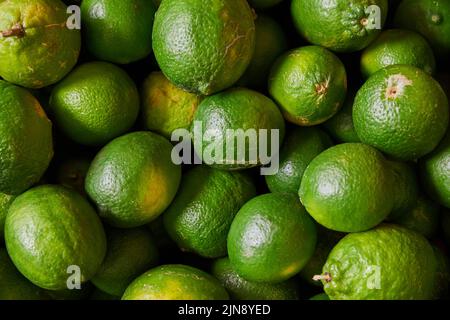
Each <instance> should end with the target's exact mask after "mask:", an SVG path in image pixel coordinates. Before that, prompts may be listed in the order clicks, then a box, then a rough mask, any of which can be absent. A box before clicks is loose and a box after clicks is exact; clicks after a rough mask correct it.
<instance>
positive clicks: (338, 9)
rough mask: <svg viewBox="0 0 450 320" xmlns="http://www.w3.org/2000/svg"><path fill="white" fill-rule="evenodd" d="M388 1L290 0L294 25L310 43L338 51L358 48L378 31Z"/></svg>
mask: <svg viewBox="0 0 450 320" xmlns="http://www.w3.org/2000/svg"><path fill="white" fill-rule="evenodd" d="M387 12H388V1H387V0H350V1H349V0H334V1H316V0H293V1H292V5H291V13H292V17H293V19H294V23H295V26H296V27H297V29H298V31H299V32H300V34H301V35H302V36H303V37H304V38H305V39H307V40H308V41H309V42H311V43H313V44H316V45H321V46H324V47H326V48H329V49H331V50H333V51H337V52H352V51H358V50H361V49H363V48H365V47H367V46H368V45H369V44H370V43H371V42H372V41H373V40H374V39H375V38H376V36H377V35H378V34H379V33H380V30H381V28H382V27H383V25H384V22H385V21H386V16H387Z"/></svg>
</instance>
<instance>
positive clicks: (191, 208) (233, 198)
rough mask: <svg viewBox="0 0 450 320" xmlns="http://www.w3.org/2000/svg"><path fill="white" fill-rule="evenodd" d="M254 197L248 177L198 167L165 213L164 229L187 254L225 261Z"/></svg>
mask: <svg viewBox="0 0 450 320" xmlns="http://www.w3.org/2000/svg"><path fill="white" fill-rule="evenodd" d="M254 196H256V190H255V186H254V184H253V182H252V181H251V179H250V178H249V177H248V176H246V175H245V174H242V173H239V172H228V171H221V170H217V169H213V168H209V167H206V166H198V167H195V168H193V169H191V170H190V171H188V172H187V173H186V174H185V175H184V177H183V180H182V183H181V186H180V190H179V192H178V193H177V196H176V197H175V199H174V200H173V202H172V203H171V205H170V206H169V208H168V209H167V210H166V211H165V212H164V215H163V217H164V226H165V228H166V230H167V232H168V233H169V235H170V237H171V238H172V239H173V240H174V241H175V242H176V243H177V244H178V246H179V247H180V248H181V249H182V250H183V251H191V252H195V253H196V254H198V255H201V256H203V257H207V258H217V257H222V256H224V255H226V253H227V235H228V231H229V230H230V226H231V223H232V222H233V219H234V217H235V215H236V214H237V212H238V211H239V209H240V208H241V207H242V206H243V205H244V204H245V203H246V202H247V201H248V200H250V199H251V198H253V197H254Z"/></svg>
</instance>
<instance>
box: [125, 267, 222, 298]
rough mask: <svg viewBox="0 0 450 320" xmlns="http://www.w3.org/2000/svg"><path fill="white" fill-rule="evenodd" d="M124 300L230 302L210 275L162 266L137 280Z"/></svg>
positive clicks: (129, 288)
mask: <svg viewBox="0 0 450 320" xmlns="http://www.w3.org/2000/svg"><path fill="white" fill-rule="evenodd" d="M122 300H228V293H227V292H226V290H225V289H224V288H223V287H222V286H221V285H220V283H219V281H218V280H217V279H215V278H214V277H213V276H211V275H209V274H208V273H206V272H204V271H202V270H199V269H197V268H193V267H190V266H186V265H163V266H160V267H157V268H154V269H152V270H150V271H148V272H146V273H144V274H143V275H141V276H140V277H138V278H137V279H136V280H134V281H133V282H132V283H131V284H130V285H129V286H128V288H127V290H126V291H125V293H124V295H123V296H122Z"/></svg>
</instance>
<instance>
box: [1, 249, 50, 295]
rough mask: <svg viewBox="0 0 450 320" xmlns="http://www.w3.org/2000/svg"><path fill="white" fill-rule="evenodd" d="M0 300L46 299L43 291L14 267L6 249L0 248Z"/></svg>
mask: <svg viewBox="0 0 450 320" xmlns="http://www.w3.org/2000/svg"><path fill="white" fill-rule="evenodd" d="M0 283H1V286H0V300H47V299H49V297H48V296H47V295H46V294H45V291H44V290H43V289H41V288H39V287H37V286H35V285H34V284H32V283H31V282H30V281H28V280H27V279H26V278H25V277H24V276H23V275H21V274H20V272H19V271H18V270H17V269H16V267H15V266H14V264H13V263H12V261H11V259H10V258H9V256H8V253H7V251H6V249H4V248H0Z"/></svg>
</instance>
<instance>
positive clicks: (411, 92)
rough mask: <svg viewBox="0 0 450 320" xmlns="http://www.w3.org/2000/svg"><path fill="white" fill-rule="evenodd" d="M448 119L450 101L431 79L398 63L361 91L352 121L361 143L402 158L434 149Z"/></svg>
mask: <svg viewBox="0 0 450 320" xmlns="http://www.w3.org/2000/svg"><path fill="white" fill-rule="evenodd" d="M448 119H449V107H448V101H447V97H446V95H445V93H444V91H443V90H442V88H441V86H440V85H439V83H438V82H437V81H435V80H434V79H433V78H432V77H431V76H430V75H428V74H427V73H426V72H424V71H422V70H421V69H418V68H416V67H413V66H406V65H394V66H389V67H386V68H384V69H381V70H379V71H378V72H376V73H375V74H373V75H372V76H371V77H370V78H369V79H368V80H367V81H366V83H365V84H364V85H363V86H362V87H361V89H360V90H359V91H358V93H357V95H356V98H355V104H354V106H353V122H354V125H355V129H356V132H357V134H358V136H359V138H360V139H361V141H362V142H364V143H367V144H369V145H371V146H374V147H376V148H377V149H379V150H381V151H383V152H384V153H387V154H389V155H391V156H394V157H396V158H399V159H403V160H413V159H417V158H419V157H421V156H423V155H425V154H427V153H429V152H430V151H432V150H433V149H434V148H435V147H436V146H437V144H438V143H439V141H440V140H441V139H442V137H443V136H444V134H445V132H446V130H447V126H448Z"/></svg>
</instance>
